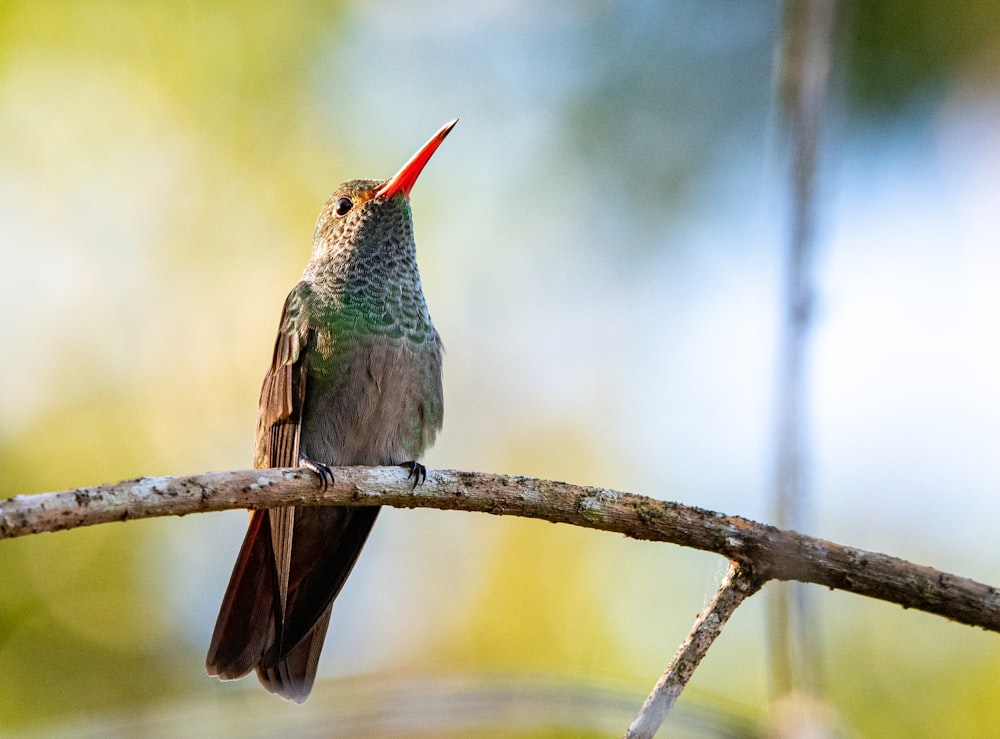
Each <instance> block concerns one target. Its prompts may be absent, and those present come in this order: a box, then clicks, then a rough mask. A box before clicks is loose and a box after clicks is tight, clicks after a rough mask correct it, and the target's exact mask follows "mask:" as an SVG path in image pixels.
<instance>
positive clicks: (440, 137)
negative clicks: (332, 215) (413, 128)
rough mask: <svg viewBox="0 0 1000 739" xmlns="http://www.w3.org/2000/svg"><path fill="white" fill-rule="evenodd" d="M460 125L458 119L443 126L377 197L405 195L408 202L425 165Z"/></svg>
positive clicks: (388, 181)
mask: <svg viewBox="0 0 1000 739" xmlns="http://www.w3.org/2000/svg"><path fill="white" fill-rule="evenodd" d="M456 123H458V118H456V119H455V120H453V121H449V122H448V123H445V124H444V125H443V126H441V130H440V131H438V132H437V133H436V134H434V135H433V136H431V140H430V141H428V142H427V143H426V144H424V145H423V146H421V147H420V151H418V152H417V153H416V154H414V155H413V157H412V158H411V159H410V161H408V162H407V163H406V164H404V165H403V168H402V169H401V170H399V171H398V172H396V174H394V175H393V176H392V177H391V178H389V179H388V180H386V181H385V183H384V184H383V185H382V186H381V187H380V188H379V189H378V190H376V191H375V196H376V197H380V198H391V197H392V196H393V195H395V194H396V193H397V192H401V193H403V197H404V198H406V199H407V200H409V199H410V190H412V189H413V185H414V183H415V182H416V181H417V177H419V176H420V172H421V171H422V170H423V168H424V165H425V164H427V162H428V161H429V160H430V158H431V156H432V155H433V154H434V152H435V151H437V148H438V147H439V146H440V145H441V142H442V141H444V137H445V136H447V135H448V133H449V132H450V131H451V129H453V128H454V127H455V124H456Z"/></svg>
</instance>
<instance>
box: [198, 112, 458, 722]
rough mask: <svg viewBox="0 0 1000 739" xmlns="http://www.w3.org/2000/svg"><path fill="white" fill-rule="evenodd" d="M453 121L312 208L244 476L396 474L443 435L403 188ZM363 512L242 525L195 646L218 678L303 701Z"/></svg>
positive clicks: (431, 339) (373, 512)
mask: <svg viewBox="0 0 1000 739" xmlns="http://www.w3.org/2000/svg"><path fill="white" fill-rule="evenodd" d="M457 122H458V120H457V119H456V120H453V121H450V122H449V123H447V124H445V125H444V126H443V127H442V128H441V129H440V130H439V131H438V132H437V133H436V134H434V136H432V137H431V139H430V140H429V141H428V142H427V143H426V144H424V145H423V146H422V147H421V148H420V150H419V151H418V152H417V153H416V154H415V155H414V156H413V157H412V158H411V159H410V161H408V162H407V163H406V164H405V165H403V168H402V169H400V170H399V172H397V173H396V174H395V175H394V176H393V177H391V178H390V179H388V180H385V181H381V180H351V181H350V182H345V183H344V184H343V185H341V186H340V187H338V188H337V189H336V190H335V191H334V193H333V194H332V195H331V196H330V198H329V199H328V200H327V201H326V204H325V205H324V206H323V210H322V211H321V212H320V214H319V218H318V220H317V222H316V230H315V232H314V235H313V246H312V256H311V258H310V260H309V264H308V265H307V266H306V269H305V272H303V274H302V279H301V280H300V281H299V283H298V284H297V285H296V286H295V287H294V288H293V289H292V291H291V293H289V295H288V298H287V299H286V300H285V305H284V309H283V310H282V313H281V320H280V322H279V324H278V338H277V340H276V341H275V344H274V354H273V357H272V359H271V367H270V369H268V371H267V374H266V375H265V377H264V383H263V387H262V388H261V392H260V404H259V406H258V412H257V433H256V447H255V453H254V467H255V468H257V469H263V468H270V467H295V466H301V467H307V468H309V469H311V470H313V471H314V472H316V473H317V474H318V475H319V479H320V484H321V485H322V486H323V487H324V488H326V486H327V485H328V484H329V483H330V482H331V481H332V480H333V473H332V470H331V469H330V468H331V467H336V466H340V465H399V466H402V467H404V468H405V469H408V470H409V472H410V475H409V476H410V478H412V479H413V485H414V487H416V485H417V484H418V483H421V482H423V480H424V479H425V478H426V475H427V471H426V469H425V468H424V466H423V465H422V464H420V463H419V462H418V461H417V460H418V459H419V458H420V456H421V454H423V452H424V450H426V449H427V448H428V447H429V446H430V445H431V444H432V443H433V442H434V437H435V435H436V434H437V432H438V430H440V428H441V422H442V417H443V393H442V388H441V354H442V345H441V337H440V336H439V335H438V333H437V331H436V330H435V328H434V325H433V324H432V323H431V317H430V314H429V312H428V310H427V303H426V302H425V300H424V294H423V289H422V287H421V283H420V273H419V271H418V269H417V256H416V246H415V243H414V239H413V219H412V215H411V212H410V203H409V198H410V190H411V189H412V188H413V185H414V183H415V182H416V181H417V177H418V176H419V175H420V172H421V171H422V170H423V168H424V165H425V164H427V162H428V160H429V159H430V158H431V156H432V155H433V154H434V152H435V150H436V149H437V148H438V146H440V144H441V142H442V141H444V138H445V137H446V136H447V135H448V133H449V132H450V131H451V129H452V128H453V127H454V126H455V124H456V123H457ZM378 512H379V508H378V507H377V506H368V507H340V506H298V507H295V506H292V507H286V508H271V509H259V510H254V511H252V512H251V515H250V524H249V527H248V529H247V533H246V536H245V537H244V539H243V546H242V548H241V549H240V553H239V556H238V558H237V560H236V564H235V566H234V567H233V574H232V576H231V578H230V580H229V587H228V588H227V590H226V594H225V596H224V598H223V600H222V606H221V608H220V609H219V617H218V620H217V621H216V624H215V632H214V633H213V635H212V642H211V645H210V646H209V648H208V657H207V659H206V669H207V670H208V673H209V674H210V675H216V676H218V677H219V678H220V679H222V680H233V679H236V678H240V677H243V676H244V675H246V674H248V673H249V672H250V671H251V670H256V671H257V677H258V678H259V679H260V682H261V684H262V685H263V686H264V688H265V689H266V690H268V691H270V692H272V693H277V694H278V695H280V696H282V697H283V698H286V699H289V700H293V701H295V702H297V703H301V702H303V701H304V700H305V699H306V698H307V697H308V696H309V692H310V691H311V690H312V686H313V682H314V680H315V678H316V666H317V664H318V662H319V655H320V651H321V649H322V647H323V639H324V637H325V636H326V630H327V626H328V625H329V622H330V612H331V610H332V608H333V601H334V598H336V597H337V594H338V593H339V592H340V589H341V588H342V587H343V586H344V582H345V581H346V580H347V577H348V575H350V573H351V569H352V568H353V567H354V563H355V562H356V561H357V558H358V555H359V554H360V553H361V548H362V547H363V546H364V544H365V540H366V539H367V538H368V534H369V532H370V531H371V529H372V526H373V525H374V523H375V518H376V517H377V516H378Z"/></svg>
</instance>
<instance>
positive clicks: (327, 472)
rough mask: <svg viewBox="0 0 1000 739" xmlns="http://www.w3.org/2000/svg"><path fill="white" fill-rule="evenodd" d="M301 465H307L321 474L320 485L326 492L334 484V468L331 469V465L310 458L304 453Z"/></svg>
mask: <svg viewBox="0 0 1000 739" xmlns="http://www.w3.org/2000/svg"><path fill="white" fill-rule="evenodd" d="M299 467H305V468H306V469H309V470H312V471H313V472H315V473H316V474H317V475H319V482H320V487H321V489H322V490H323V492H324V493H325V492H326V490H327V488H329V487H330V486H331V485H332V484H333V470H332V469H330V465H328V464H323V463H322V462H317V461H316V460H315V459H309V457H307V456H305V455H304V454H300V455H299Z"/></svg>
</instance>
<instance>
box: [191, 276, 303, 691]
mask: <svg viewBox="0 0 1000 739" xmlns="http://www.w3.org/2000/svg"><path fill="white" fill-rule="evenodd" d="M308 297H309V286H308V285H306V284H305V283H302V282H300V283H299V284H298V285H296V286H295V288H294V289H293V290H292V292H291V293H289V295H288V298H287V299H286V300H285V307H284V309H283V311H282V313H281V322H280V324H279V326H278V338H277V340H276V341H275V344H274V355H273V358H272V360H271V367H270V369H269V370H268V372H267V375H266V376H265V377H264V384H263V387H262V388H261V392H260V405H259V408H258V413H257V438H256V448H255V453H254V467H256V468H258V469H264V468H268V467H294V466H296V465H298V461H299V432H300V429H301V420H302V406H303V404H304V402H305V391H306V382H305V378H306V372H307V370H308V368H307V366H306V362H305V356H306V352H305V351H304V350H305V347H306V345H307V343H308V342H309V339H310V336H309V333H310V328H309V309H308ZM294 520H295V509H294V508H275V509H271V510H267V509H263V510H257V511H253V513H252V514H251V517H250V526H249V528H248V529H247V534H246V537H245V538H244V540H243V548H242V549H241V550H240V554H239V557H238V558H237V560H236V565H235V566H234V567H233V574H232V577H231V579H230V581H229V587H228V588H227V590H226V595H225V597H224V598H223V601H222V606H221V608H220V609H219V618H218V620H217V621H216V624H215V632H214V634H213V635H212V643H211V645H210V646H209V650H208V659H207V663H206V664H207V668H208V672H209V674H212V675H218V676H219V677H221V678H223V679H233V678H237V677H242V676H243V675H245V674H246V673H248V672H249V671H250V670H252V669H253V668H254V667H256V666H257V665H258V664H259V663H260V661H261V658H262V656H263V655H264V654H265V652H268V651H272V650H273V648H274V646H275V644H276V642H278V641H280V635H281V632H282V630H283V628H282V624H283V622H284V610H285V602H286V598H287V593H288V577H289V568H290V563H291V554H292V528H293V524H294ZM276 596H277V597H276Z"/></svg>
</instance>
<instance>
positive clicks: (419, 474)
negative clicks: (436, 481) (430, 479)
mask: <svg viewBox="0 0 1000 739" xmlns="http://www.w3.org/2000/svg"><path fill="white" fill-rule="evenodd" d="M399 466H400V467H402V468H403V469H404V470H409V471H410V474H408V475H407V476H406V479H407V480H409V479H410V478H411V477H412V478H413V487H412V488H410V489H411V490H416V489H417V485H422V484H423V482H424V480H426V479H427V468H426V467H424V466H423V465H422V464H420V462H417V461H416V460H414V461H412V462H403V464H401V465H399Z"/></svg>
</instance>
